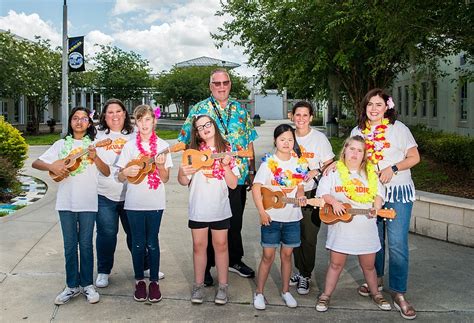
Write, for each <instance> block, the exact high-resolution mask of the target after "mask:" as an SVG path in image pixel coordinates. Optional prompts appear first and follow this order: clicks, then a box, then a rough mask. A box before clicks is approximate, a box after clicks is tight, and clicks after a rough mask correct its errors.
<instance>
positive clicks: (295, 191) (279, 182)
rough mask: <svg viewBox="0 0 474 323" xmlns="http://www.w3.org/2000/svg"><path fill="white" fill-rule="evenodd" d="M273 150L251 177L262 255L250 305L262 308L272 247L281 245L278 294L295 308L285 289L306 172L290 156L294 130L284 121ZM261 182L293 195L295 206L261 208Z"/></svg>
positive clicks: (301, 161)
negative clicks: (295, 199) (279, 292)
mask: <svg viewBox="0 0 474 323" xmlns="http://www.w3.org/2000/svg"><path fill="white" fill-rule="evenodd" d="M273 138H274V143H275V147H276V151H275V153H274V154H273V155H271V156H270V155H266V156H265V157H264V161H263V163H262V164H261V165H260V168H259V169H258V172H257V175H256V176H255V179H254V182H253V186H252V195H253V200H254V202H255V205H256V207H257V210H258V213H259V214H260V224H261V229H260V230H261V243H260V244H261V245H262V247H263V255H262V259H261V261H260V266H259V268H258V275H257V288H256V290H255V294H254V299H253V305H254V307H255V308H256V309H258V310H264V309H265V298H264V296H263V289H264V287H265V282H266V280H267V278H268V274H269V272H270V268H271V266H272V264H273V261H274V260H275V252H276V248H278V247H280V246H281V249H280V261H281V279H282V293H281V297H282V299H283V301H284V302H285V304H286V306H288V307H292V308H293V307H296V306H297V303H296V300H295V299H294V298H293V296H292V295H291V294H290V292H289V282H290V275H291V255H292V253H293V248H296V247H298V246H299V245H300V220H301V218H302V217H303V216H302V213H301V207H300V206H304V205H306V198H305V196H304V178H305V177H306V176H307V173H308V164H307V161H306V159H304V158H298V157H293V156H292V153H293V151H294V150H296V151H297V153H298V154H299V153H300V151H299V147H298V144H297V143H296V138H295V130H294V129H293V127H291V126H290V125H288V124H281V125H279V126H278V127H276V128H275V130H274V132H273ZM262 185H265V186H267V187H269V188H272V189H273V190H281V191H283V192H284V193H286V195H287V196H288V197H293V198H294V197H295V196H296V197H297V198H299V200H300V203H299V205H300V206H297V205H292V204H287V205H286V206H285V207H284V208H281V209H270V210H267V211H265V209H264V207H263V202H262V193H261V188H262Z"/></svg>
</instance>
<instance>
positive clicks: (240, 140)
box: [178, 68, 258, 286]
mask: <svg viewBox="0 0 474 323" xmlns="http://www.w3.org/2000/svg"><path fill="white" fill-rule="evenodd" d="M231 86H232V83H231V80H230V76H229V73H227V71H226V70H225V69H222V68H219V69H216V70H214V71H212V72H211V77H210V82H209V87H210V89H211V93H212V95H211V96H210V97H209V98H207V99H205V100H203V101H201V102H199V103H197V104H196V105H194V106H193V107H192V108H191V110H190V111H189V114H188V117H187V118H186V121H185V122H184V124H183V127H182V129H181V133H180V135H179V137H178V140H179V141H181V142H184V143H186V144H189V141H190V135H191V126H192V119H193V116H194V115H200V114H206V115H209V116H210V117H211V118H213V119H214V120H215V121H216V123H217V126H218V127H219V131H220V132H221V134H222V136H223V137H224V139H226V140H227V141H228V142H229V143H230V144H231V146H232V150H233V151H238V150H246V149H250V150H252V152H253V151H254V149H253V141H255V139H257V137H258V135H257V132H256V131H255V129H254V127H253V124H252V122H251V120H250V116H249V115H248V113H247V110H245V109H244V108H242V106H241V105H240V103H239V102H237V101H235V100H233V99H230V98H229V93H230V89H231ZM236 163H237V166H238V168H239V171H240V177H239V182H238V185H237V187H236V188H235V189H230V188H229V201H230V207H231V210H232V217H231V220H230V229H229V231H228V244H229V271H231V272H234V273H237V274H239V275H240V276H242V277H247V278H252V277H255V272H254V271H253V269H252V268H250V267H248V266H247V265H246V264H244V263H243V262H242V257H243V255H244V248H243V244H242V235H241V231H242V221H243V213H244V208H245V201H246V200H247V187H248V185H252V182H253V177H254V173H255V160H254V159H248V158H240V157H236ZM209 234H210V230H209ZM209 239H211V238H209ZM209 241H211V240H209ZM207 254H208V256H207V267H206V274H205V278H204V284H205V285H206V286H211V285H212V284H213V279H212V276H211V273H210V268H211V267H212V266H214V265H215V264H214V250H213V249H212V243H208V252H207Z"/></svg>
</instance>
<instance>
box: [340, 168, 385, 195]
mask: <svg viewBox="0 0 474 323" xmlns="http://www.w3.org/2000/svg"><path fill="white" fill-rule="evenodd" d="M336 168H337V171H338V173H339V177H340V178H341V180H342V187H343V188H344V192H345V193H346V196H347V197H348V198H349V199H351V200H353V201H355V202H360V203H364V204H366V203H369V202H373V201H374V199H375V195H377V189H378V187H377V184H378V183H377V181H378V176H377V174H376V173H375V169H374V165H373V164H372V163H367V167H366V171H367V179H368V182H369V189H368V191H367V192H364V193H363V194H360V193H357V192H356V185H355V183H354V182H353V181H352V180H351V177H350V172H349V169H348V168H347V166H346V165H344V163H343V162H342V161H340V160H339V161H338V162H337V164H336Z"/></svg>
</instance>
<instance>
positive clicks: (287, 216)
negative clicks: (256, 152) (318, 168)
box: [253, 155, 303, 222]
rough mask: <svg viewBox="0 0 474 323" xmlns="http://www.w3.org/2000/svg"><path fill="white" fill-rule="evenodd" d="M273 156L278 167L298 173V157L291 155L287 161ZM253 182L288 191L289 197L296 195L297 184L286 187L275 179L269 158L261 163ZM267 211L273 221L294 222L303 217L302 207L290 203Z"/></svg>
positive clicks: (284, 170) (276, 189)
mask: <svg viewBox="0 0 474 323" xmlns="http://www.w3.org/2000/svg"><path fill="white" fill-rule="evenodd" d="M271 158H273V159H274V160H275V161H276V162H277V163H278V167H279V168H281V169H282V170H283V172H286V171H290V172H292V173H296V168H297V167H298V158H295V157H291V158H290V159H289V160H286V161H283V160H280V159H279V158H278V157H277V156H276V155H272V156H271ZM253 182H254V183H259V184H262V185H263V186H265V187H268V188H271V189H272V190H274V191H284V192H286V196H287V197H296V191H297V186H293V187H286V186H281V185H279V184H278V182H277V181H276V180H275V178H274V175H273V173H272V172H271V170H270V168H269V167H268V160H267V161H264V162H263V163H262V164H261V165H260V168H259V169H258V171H257V174H256V175H255V179H254V181H253ZM282 189H283V190H282ZM266 212H267V213H268V215H269V216H270V217H271V219H272V220H273V221H279V222H294V221H299V220H301V219H302V218H303V214H302V213H301V207H299V206H296V205H294V204H290V203H288V204H286V205H285V207H284V208H282V209H270V210H267V211H266Z"/></svg>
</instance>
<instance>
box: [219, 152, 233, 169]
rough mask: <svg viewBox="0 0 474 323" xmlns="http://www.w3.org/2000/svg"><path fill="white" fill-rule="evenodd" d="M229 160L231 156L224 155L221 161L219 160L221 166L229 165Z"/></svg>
mask: <svg viewBox="0 0 474 323" xmlns="http://www.w3.org/2000/svg"><path fill="white" fill-rule="evenodd" d="M231 160H232V157H231V156H229V155H225V157H224V158H222V161H221V164H222V166H229V165H230V162H231Z"/></svg>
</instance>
